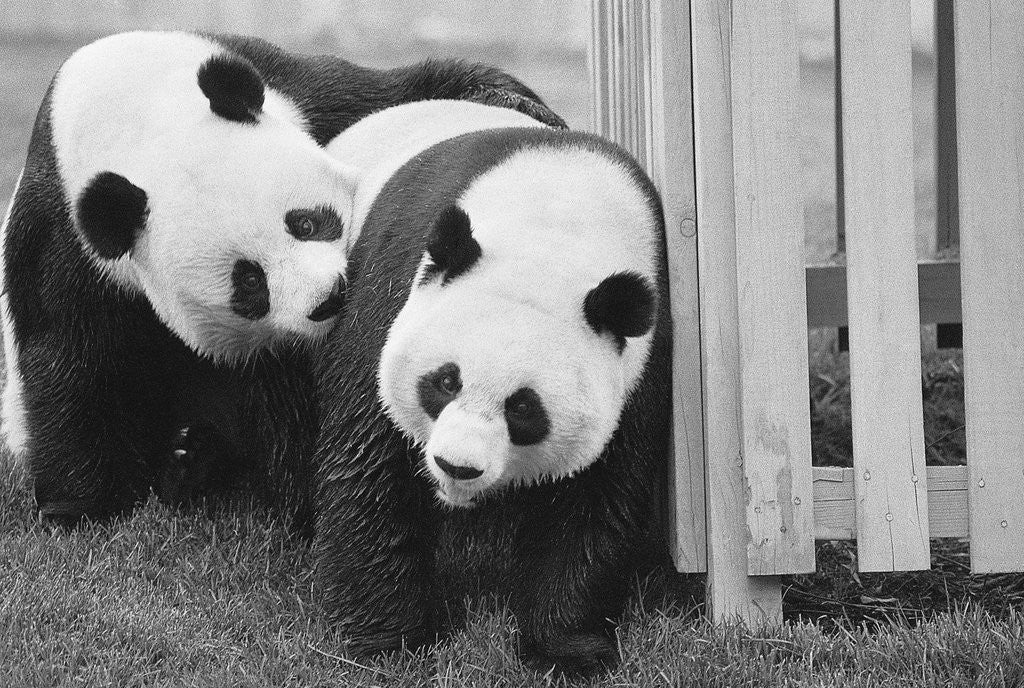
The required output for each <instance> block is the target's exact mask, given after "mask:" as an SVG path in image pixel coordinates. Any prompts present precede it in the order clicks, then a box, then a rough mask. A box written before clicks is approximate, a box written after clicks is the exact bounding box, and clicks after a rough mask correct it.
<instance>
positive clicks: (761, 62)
mask: <svg viewBox="0 0 1024 688" xmlns="http://www.w3.org/2000/svg"><path fill="white" fill-rule="evenodd" d="M796 14H797V8H796V5H795V2H792V1H791V0H735V1H734V3H733V6H732V31H733V33H732V125H733V169H734V173H735V181H734V184H735V186H734V189H733V192H734V196H735V204H736V274H737V279H738V284H737V296H738V299H739V303H738V306H739V344H740V405H741V417H742V436H743V444H742V450H743V474H744V477H745V480H746V500H745V501H746V505H745V506H746V518H747V527H748V531H749V535H748V542H747V558H748V564H747V565H748V572H749V573H750V574H752V575H774V574H783V573H807V572H811V571H814V508H813V500H812V499H811V421H810V412H809V409H808V404H807V312H806V309H807V303H806V296H805V294H804V288H805V279H806V278H805V274H804V265H803V245H804V232H803V223H802V219H803V189H802V188H801V186H800V180H801V178H802V176H801V167H800V156H799V150H800V133H801V127H800V122H799V103H798V98H799V91H800V63H799V51H798V47H797V38H796Z"/></svg>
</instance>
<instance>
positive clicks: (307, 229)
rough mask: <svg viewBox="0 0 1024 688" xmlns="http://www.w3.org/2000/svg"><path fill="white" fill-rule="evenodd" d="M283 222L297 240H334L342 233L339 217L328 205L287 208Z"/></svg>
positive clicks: (342, 228)
mask: <svg viewBox="0 0 1024 688" xmlns="http://www.w3.org/2000/svg"><path fill="white" fill-rule="evenodd" d="M284 224H285V226H286V227H287V228H288V233H289V234H291V235H292V236H293V237H295V238H296V239H298V240H299V241H335V240H337V239H340V238H341V237H342V235H343V234H344V226H343V225H342V223H341V218H340V217H338V213H337V212H336V211H335V210H334V208H332V207H331V206H329V205H318V206H317V207H315V208H295V209H292V210H289V211H288V212H287V213H285V214H284Z"/></svg>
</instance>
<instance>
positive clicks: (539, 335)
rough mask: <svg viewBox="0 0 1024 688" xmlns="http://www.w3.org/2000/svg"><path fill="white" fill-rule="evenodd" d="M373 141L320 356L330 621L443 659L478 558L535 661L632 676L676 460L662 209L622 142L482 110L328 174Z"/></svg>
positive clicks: (379, 137)
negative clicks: (455, 607)
mask: <svg viewBox="0 0 1024 688" xmlns="http://www.w3.org/2000/svg"><path fill="white" fill-rule="evenodd" d="M403 121H404V122H407V123H410V124H411V126H410V127H408V129H406V128H404V127H403V126H402V122H403ZM453 122H459V123H462V124H460V125H453V124H452V123H453ZM396 132H406V133H404V134H403V135H404V136H405V139H404V140H405V143H402V142H401V141H396V140H395V133H396ZM429 132H440V133H438V134H437V135H431V134H430V133H429ZM367 141H380V142H381V145H382V146H383V147H384V153H383V154H382V155H381V157H380V160H381V163H380V164H379V165H378V167H377V168H376V169H372V170H371V171H369V172H364V175H363V176H362V177H361V181H360V183H359V186H358V188H357V191H356V196H355V203H354V205H353V207H352V209H351V217H352V220H351V226H352V228H353V232H354V233H358V239H357V240H356V242H355V244H354V245H353V247H352V250H351V253H350V263H349V288H348V295H347V305H346V312H345V313H344V314H343V316H342V317H341V318H340V319H339V322H338V326H337V328H336V329H335V331H334V332H333V333H332V334H331V336H330V338H329V339H328V342H327V345H326V346H325V347H324V348H323V349H322V350H321V351H320V352H319V353H318V358H319V361H318V366H317V369H318V374H317V378H318V379H319V381H320V394H319V397H320V400H321V402H320V403H321V405H322V414H323V415H322V430H321V437H320V440H319V441H318V451H317V458H316V461H317V466H318V469H319V475H320V481H319V483H320V484H319V494H318V496H317V500H316V505H317V506H316V513H317V519H318V520H317V525H316V531H317V536H316V549H315V552H316V554H315V558H316V566H317V580H318V581H319V584H320V586H321V589H322V591H323V594H324V597H325V607H326V609H327V610H328V612H329V614H330V615H331V616H332V618H333V619H334V620H335V621H336V622H337V623H338V624H339V625H340V627H341V630H342V631H343V632H344V633H346V634H347V635H348V636H349V638H350V639H351V647H352V649H353V650H354V651H356V652H373V651H380V650H388V649H395V648H398V647H401V646H402V645H403V644H404V645H405V646H415V645H417V644H421V643H425V642H430V640H431V639H432V638H434V637H435V633H436V632H438V630H439V629H440V627H441V626H442V625H443V618H442V617H443V614H442V612H441V609H442V608H443V607H444V598H445V596H446V594H447V592H446V591H445V590H444V588H445V587H446V583H447V581H448V579H449V578H450V577H451V576H453V575H458V574H459V572H460V571H462V570H464V569H466V568H467V567H473V566H477V565H478V564H479V562H473V561H470V560H469V559H468V558H466V557H465V552H466V551H474V552H476V556H477V557H478V558H479V557H480V553H481V552H488V553H490V554H488V555H487V556H488V557H493V559H494V560H493V561H489V562H487V563H488V564H489V565H493V566H491V567H490V568H492V569H493V568H497V569H498V570H500V571H501V575H500V576H497V577H492V578H491V580H492V582H494V581H497V583H496V584H495V588H496V589H497V591H498V592H500V593H501V594H503V595H506V596H507V597H508V599H509V601H510V606H511V609H512V611H513V612H514V614H515V616H516V618H517V620H518V623H519V628H520V631H521V652H522V654H523V656H524V657H525V658H526V659H527V660H528V661H530V662H531V663H533V664H535V665H536V666H538V667H539V668H541V669H542V670H547V669H549V668H551V667H552V666H554V667H555V668H556V669H557V670H559V671H564V672H584V673H585V672H590V671H595V670H599V669H600V668H602V667H608V666H611V665H614V664H615V662H616V661H617V658H618V653H617V645H616V642H615V639H614V627H615V623H616V621H617V619H618V618H619V616H620V615H621V613H622V610H623V607H624V605H625V601H626V598H627V589H628V583H629V580H630V579H631V577H632V576H633V575H634V574H635V573H636V571H637V568H638V565H639V564H638V562H639V561H640V560H641V559H642V558H643V557H642V556H641V555H646V556H649V555H650V551H649V549H650V548H651V547H652V546H653V542H655V541H656V540H657V536H656V535H654V533H656V531H657V525H656V524H657V522H658V515H657V506H656V505H657V501H658V497H659V494H660V491H661V487H662V486H663V485H664V478H665V475H666V473H665V466H666V463H667V453H668V434H669V419H670V388H671V369H670V353H669V352H670V344H671V323H670V320H669V316H668V311H667V308H668V299H667V279H666V268H665V249H664V221H663V217H662V211H661V206H660V201H659V198H658V195H657V192H656V191H655V189H654V187H653V185H652V184H651V182H650V180H649V179H648V178H647V177H646V175H645V174H644V173H643V171H642V170H641V169H640V167H639V166H638V165H637V163H636V162H635V161H634V160H633V159H632V158H631V157H630V156H629V155H628V154H627V153H625V152H624V151H623V150H621V149H620V148H618V147H616V146H614V145H613V144H611V143H609V142H607V141H605V140H602V139H600V138H598V137H596V136H593V135H590V134H584V133H576V132H566V131H558V130H553V129H547V128H543V127H538V126H533V123H532V122H530V121H528V120H526V119H525V118H522V119H519V120H517V119H516V118H515V117H514V116H513V115H510V114H509V113H507V112H502V111H497V110H494V109H493V108H487V107H483V106H478V105H475V104H471V103H455V102H448V103H445V102H434V103H422V104H412V105H405V106H399V107H396V108H392V109H391V110H386V111H384V112H382V113H380V114H379V115H374V116H372V117H369V118H367V119H365V120H363V121H362V122H360V123H359V124H357V125H356V126H355V127H353V128H352V129H350V130H349V131H348V132H345V133H343V134H342V135H341V136H340V137H339V138H338V139H336V140H335V141H334V142H332V143H331V144H330V145H329V146H328V151H329V152H331V153H332V154H334V155H337V156H339V157H340V158H348V157H350V156H352V157H358V155H359V150H360V149H361V148H364V147H367ZM346 217H348V216H347V215H346ZM498 560H501V561H498Z"/></svg>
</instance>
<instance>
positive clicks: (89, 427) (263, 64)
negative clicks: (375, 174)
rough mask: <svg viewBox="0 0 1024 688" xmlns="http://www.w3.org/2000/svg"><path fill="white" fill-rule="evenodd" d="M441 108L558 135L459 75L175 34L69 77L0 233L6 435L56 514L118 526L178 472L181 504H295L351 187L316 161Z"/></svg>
mask: <svg viewBox="0 0 1024 688" xmlns="http://www.w3.org/2000/svg"><path fill="white" fill-rule="evenodd" d="M431 77H436V78H433V79H432V78H431ZM140 92H141V93H145V94H147V95H146V97H141V96H140V95H139V93H140ZM438 96H450V97H466V98H481V99H488V98H497V99H506V100H507V101H508V103H509V104H510V106H514V107H520V108H524V109H535V110H536V111H537V112H540V113H548V114H549V115H550V117H552V118H555V119H557V117H556V116H555V115H553V113H550V111H548V110H547V109H546V108H544V106H543V104H542V103H540V101H539V99H536V96H535V95H533V94H532V92H530V91H529V90H528V89H526V88H525V87H524V86H522V85H521V84H519V83H518V82H516V81H515V80H514V79H512V78H511V77H508V76H507V75H504V74H503V73H501V72H499V71H497V70H489V69H486V68H482V67H475V66H469V65H460V64H459V63H452V62H439V63H425V64H423V65H416V66H413V67H409V68H402V69H396V70H391V71H387V72H383V71H376V70H369V69H364V68H361V67H358V66H356V65H352V64H351V63H348V62H346V61H344V60H341V59H338V58H334V57H327V56H323V57H316V58H308V57H303V56H298V55H293V54H291V53H288V52H286V51H283V50H281V49H280V48H277V47H276V46H273V45H271V44H269V43H266V42H263V41H259V40H257V39H246V38H242V37H225V36H203V35H197V34H191V33H183V32H172V33H167V32H135V33H129V34H119V35H115V36H111V37H108V38H105V39H101V40H100V41H97V42H96V43H93V44H90V45H89V46H86V47H85V48H83V49H81V50H80V51H78V52H77V53H76V54H75V55H74V56H72V58H70V59H69V60H68V62H67V63H66V64H65V65H64V67H62V69H61V71H60V72H58V74H57V76H56V77H55V78H54V82H53V83H52V84H51V87H50V90H49V91H48V93H47V95H46V97H45V99H44V102H43V104H42V106H41V107H40V111H39V115H38V117H37V120H36V124H35V128H34V131H33V135H32V139H31V141H30V144H29V152H28V157H27V160H26V164H25V168H24V170H23V173H22V175H21V177H20V179H19V182H18V184H17V187H16V192H15V195H14V198H13V199H12V203H11V207H10V209H9V211H8V213H7V215H6V217H5V220H4V223H3V236H4V247H3V250H4V256H3V267H4V293H3V296H2V299H0V300H2V304H0V306H2V311H3V313H2V314H3V326H4V340H5V341H4V344H5V353H6V365H7V369H8V376H7V379H8V383H7V386H6V388H5V390H4V395H3V425H4V428H3V429H4V434H5V437H6V440H7V444H8V446H9V447H10V448H11V449H12V450H14V451H15V453H16V454H19V455H20V456H21V457H22V458H23V459H24V460H25V462H26V463H27V464H28V466H29V469H30V473H31V475H32V477H33V482H34V487H35V493H36V502H37V505H38V507H39V509H40V511H41V512H42V514H43V515H44V516H45V517H48V518H52V519H55V520H59V521H62V522H74V521H76V520H78V519H79V518H81V517H82V516H89V517H101V516H105V515H108V514H112V513H117V512H120V511H122V510H124V509H125V508H127V507H130V506H131V505H132V504H134V503H136V502H137V501H138V500H140V499H143V498H145V496H146V494H147V493H148V491H149V490H150V489H151V488H153V487H157V488H159V487H160V485H161V483H162V482H165V481H164V480H163V477H162V476H164V474H165V472H166V471H167V469H168V466H170V468H172V469H174V471H177V470H178V469H188V470H185V473H195V474H196V476H198V477H195V476H193V477H192V478H185V479H183V480H184V484H177V485H174V484H172V485H171V486H170V487H169V488H167V490H165V492H167V493H169V494H172V499H174V498H176V497H174V496H173V495H181V494H186V493H188V492H190V491H191V490H192V489H193V487H195V486H194V485H193V484H192V483H194V482H196V481H198V482H200V483H204V482H205V481H206V479H207V476H208V474H216V475H217V476H219V477H223V478H225V479H226V480H233V479H234V478H235V477H236V476H237V475H238V474H239V473H253V474H257V475H261V476H262V478H263V483H264V484H265V485H266V486H267V488H268V490H269V491H270V492H271V493H273V496H274V497H277V496H282V497H284V498H286V499H291V498H293V497H295V498H296V499H301V497H296V495H299V494H300V493H302V492H303V490H302V487H301V486H302V485H303V484H304V482H305V480H304V478H302V476H301V470H302V469H301V468H297V467H298V466H301V464H300V462H299V460H298V459H297V458H296V457H297V456H302V455H304V452H308V451H311V449H310V446H311V442H312V439H313V434H314V433H313V432H312V431H311V430H310V428H315V427H316V407H315V404H314V403H313V401H312V399H311V396H312V393H313V383H312V378H311V374H310V371H309V366H308V357H307V355H306V352H305V350H304V347H303V346H302V343H303V342H306V341H311V340H316V339H319V338H322V337H323V336H324V334H325V333H326V332H327V331H328V329H329V328H330V326H331V324H332V322H333V319H334V317H335V316H336V315H337V313H338V311H339V310H340V307H341V298H342V287H343V282H342V280H341V279H340V278H341V276H342V274H343V272H344V269H345V249H346V246H347V242H346V241H344V236H343V235H344V231H345V229H344V226H343V225H342V223H341V220H340V218H339V217H338V213H339V212H340V210H341V208H342V207H343V206H345V205H347V200H346V198H347V196H348V194H349V193H350V191H351V184H350V181H351V177H350V175H349V173H348V172H346V171H344V170H343V169H342V168H343V167H344V165H343V164H339V163H337V162H335V161H333V160H331V159H330V158H329V157H328V156H326V155H325V154H324V152H323V150H322V149H320V148H319V147H318V145H317V144H319V143H322V142H324V141H326V140H327V139H329V138H331V137H332V136H334V135H335V134H336V133H337V132H338V131H339V130H340V129H341V128H343V127H346V126H348V125H349V124H351V123H352V122H354V121H356V120H357V119H359V118H360V117H363V116H365V115H366V114H368V113H369V112H372V111H374V110H377V109H379V108H381V107H386V106H388V105H393V104H396V103H399V102H404V101H406V100H417V99H423V98H432V97H438ZM197 104H198V105H197ZM200 121H201V122H202V123H203V124H202V126H200V125H199V124H198V122H200ZM189 127H192V129H191V130H190V129H189ZM268 127H270V128H271V129H272V131H268ZM189 131H194V132H195V134H196V137H195V138H189V137H188V136H187V135H186V134H187V132H189ZM183 132H184V133H183ZM261 136H262V137H263V140H262V141H261V140H260V137H261ZM203 137H205V138H203ZM268 143H269V144H273V145H267V144H268ZM239 151H245V152H244V153H243V152H239ZM162 155H166V156H167V162H168V164H167V165H161V164H160V161H161V157H160V156H162ZM247 156H248V157H247ZM184 188H189V189H192V191H189V192H187V193H182V190H183V189H184ZM268 218H269V220H268ZM156 225H159V226H161V227H163V228H164V229H163V230H161V231H160V232H153V231H150V230H152V229H153V227H154V226H156ZM183 428H191V429H196V428H199V430H198V431H197V432H195V433H192V435H191V436H190V434H189V433H185V434H184V435H182V434H181V432H180V431H181V430H182V429H183ZM190 437H191V438H190ZM213 447H216V448H217V449H216V450H213V451H211V448H213ZM178 457H186V458H187V459H188V465H186V466H179V465H175V461H177V460H178ZM191 465H195V466H196V467H197V470H195V471H192V470H191V469H190V468H189V466H191ZM172 472H173V471H172ZM170 482H171V483H174V482H175V480H171V481H170ZM178 482H179V483H182V480H178ZM220 482H222V481H221V480H219V479H217V480H212V481H211V484H212V483H220ZM200 487H202V486H200ZM297 511H299V512H301V511H302V507H301V506H299V507H297Z"/></svg>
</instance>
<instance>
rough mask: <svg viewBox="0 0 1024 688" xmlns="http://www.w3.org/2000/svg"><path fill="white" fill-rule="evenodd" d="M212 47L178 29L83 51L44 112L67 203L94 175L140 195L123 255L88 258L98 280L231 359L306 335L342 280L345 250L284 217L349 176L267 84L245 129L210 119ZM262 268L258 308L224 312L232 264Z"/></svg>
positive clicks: (344, 200)
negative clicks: (202, 81)
mask: <svg viewBox="0 0 1024 688" xmlns="http://www.w3.org/2000/svg"><path fill="white" fill-rule="evenodd" d="M224 52H225V50H224V48H223V47H220V46H218V45H217V44H215V43H213V42H211V41H208V40H206V39H204V38H202V37H200V36H197V35H194V34H188V33H172V32H168V33H161V32H136V33H125V34H118V35H115V36H110V37H108V38H105V39H101V40H99V41H96V42H95V43H92V44H90V45H87V46H85V47H84V48H81V49H80V50H78V51H77V52H75V53H74V55H72V56H71V57H70V58H69V59H68V61H67V62H66V63H65V64H64V65H63V66H62V67H61V69H60V71H59V72H58V74H57V77H56V79H55V82H54V86H53V92H52V106H51V110H50V117H51V125H52V132H53V143H54V148H55V153H56V158H57V161H58V166H59V169H60V173H61V177H62V179H63V182H64V185H65V192H66V198H68V199H76V198H78V196H79V194H80V193H81V192H82V190H83V189H84V188H85V187H86V185H87V184H88V183H89V181H90V180H91V179H92V178H93V177H94V176H95V175H96V174H97V173H99V172H102V171H111V172H115V173H117V174H119V175H121V176H123V177H125V178H127V179H128V180H129V181H130V182H131V183H132V184H134V185H135V186H137V187H140V188H141V189H142V190H144V191H145V192H146V194H147V197H148V198H147V200H148V210H149V215H148V221H147V224H146V229H145V231H144V232H143V233H142V236H141V237H140V238H139V239H138V241H137V243H136V245H135V246H134V247H133V248H132V250H131V251H130V252H129V253H128V254H127V255H125V256H123V257H121V258H118V259H116V260H106V259H103V258H101V257H99V256H98V255H95V254H91V255H92V258H93V260H94V261H95V262H96V264H97V265H99V266H100V267H101V269H102V270H104V271H105V273H106V274H107V275H108V277H109V278H110V279H111V280H112V281H113V282H115V283H117V284H118V285H120V286H121V287H123V288H126V289H130V290H139V291H141V292H143V293H144V294H145V295H146V297H147V298H148V299H149V300H150V302H151V303H152V305H153V308H154V310H155V311H156V313H157V315H158V316H159V317H160V318H161V319H162V320H163V321H164V323H165V324H166V325H167V326H168V327H169V328H170V329H171V330H172V331H174V332H175V333H177V334H178V336H180V337H181V338H182V339H183V340H184V341H185V342H186V343H187V344H189V346H191V347H192V348H193V349H194V350H195V351H197V352H199V353H201V354H205V355H209V356H212V357H214V358H218V359H228V360H231V359H240V358H244V357H246V356H248V355H249V354H251V353H252V352H254V351H256V350H258V349H260V348H263V347H265V346H267V345H270V344H273V343H274V342H275V341H277V340H278V339H287V340H292V339H304V338H315V337H320V336H323V335H324V334H326V332H327V330H328V329H329V328H330V326H331V324H332V323H331V322H330V321H323V322H314V321H312V320H310V319H309V318H307V315H308V314H309V313H310V312H311V311H313V310H314V308H315V307H316V306H317V305H318V304H320V303H322V302H323V301H324V300H325V299H326V298H327V297H328V296H329V294H330V293H331V292H332V290H334V289H335V288H336V285H337V283H338V279H339V277H340V276H341V275H342V274H343V273H344V268H345V261H346V254H345V245H344V241H335V242H302V241H298V240H296V239H295V238H294V237H293V236H291V235H289V234H288V232H287V231H286V226H285V223H284V214H285V212H286V211H287V210H288V209H290V208H295V207H315V206H317V205H321V204H331V205H333V206H334V207H336V208H337V209H338V210H339V212H341V211H342V210H343V208H345V207H346V206H348V205H349V203H350V197H351V194H352V192H353V180H354V174H353V172H352V171H351V168H349V167H348V166H346V165H343V164H342V163H340V162H338V161H337V160H335V159H333V158H331V157H330V156H328V155H326V154H325V153H324V151H323V149H321V148H320V147H318V146H317V145H316V143H315V141H314V140H313V139H312V138H311V137H310V136H309V135H308V134H307V133H306V132H305V131H304V129H303V127H304V122H303V120H302V117H301V116H300V115H299V113H298V110H297V108H296V107H295V105H294V104H292V103H291V102H290V101H289V100H288V99H287V98H286V97H284V96H282V95H280V94H278V93H275V92H274V91H273V90H271V89H269V88H265V89H264V93H265V100H264V105H263V110H262V113H261V114H260V116H259V121H258V123H257V124H246V123H239V122H235V121H230V120H227V119H225V118H222V117H220V116H218V115H217V114H215V113H213V112H212V111H211V107H210V103H209V102H208V101H207V98H206V97H205V96H204V94H203V92H202V91H201V90H200V88H199V86H198V84H197V71H198V70H199V68H200V66H201V65H202V64H203V63H204V62H206V61H207V60H208V59H209V58H210V57H211V56H213V55H217V54H223V53H224ZM240 258H241V259H251V260H253V261H255V262H258V263H259V264H260V265H261V266H262V267H263V269H264V271H265V273H266V277H267V284H268V288H269V292H270V304H271V308H270V312H269V314H268V315H267V316H266V317H263V318H261V319H259V320H256V321H254V320H247V319H245V318H242V317H240V316H239V315H237V314H235V313H233V312H232V310H231V308H230V306H229V302H230V297H231V293H232V292H231V289H232V286H231V269H232V265H233V263H234V261H235V260H236V259H240Z"/></svg>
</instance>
